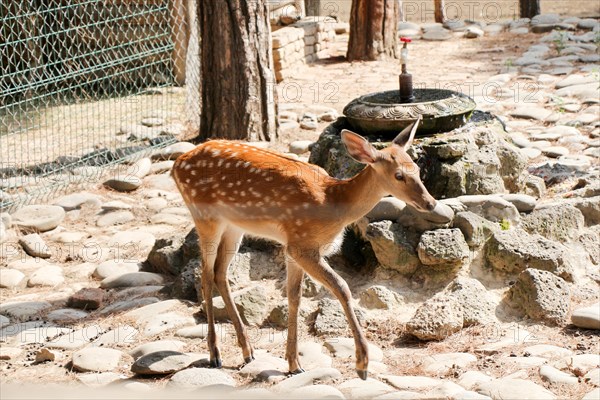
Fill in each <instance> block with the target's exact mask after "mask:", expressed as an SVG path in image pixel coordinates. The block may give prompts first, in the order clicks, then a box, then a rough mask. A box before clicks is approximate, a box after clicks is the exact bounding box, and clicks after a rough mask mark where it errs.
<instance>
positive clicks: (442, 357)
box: [422, 353, 477, 375]
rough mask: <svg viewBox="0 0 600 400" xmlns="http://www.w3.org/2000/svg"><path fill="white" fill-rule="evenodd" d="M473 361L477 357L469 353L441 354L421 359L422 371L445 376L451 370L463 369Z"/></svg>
mask: <svg viewBox="0 0 600 400" xmlns="http://www.w3.org/2000/svg"><path fill="white" fill-rule="evenodd" d="M475 361H477V357H475V356H474V355H473V354H469V353H441V354H434V355H430V356H425V357H423V358H422V364H423V371H425V372H427V373H430V374H438V375H445V374H446V373H448V372H449V371H450V370H451V369H452V368H456V367H460V368H465V367H467V366H468V365H469V364H471V363H474V362H475Z"/></svg>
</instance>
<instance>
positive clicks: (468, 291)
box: [446, 278, 497, 327]
mask: <svg viewBox="0 0 600 400" xmlns="http://www.w3.org/2000/svg"><path fill="white" fill-rule="evenodd" d="M446 293H447V294H448V296H450V297H452V298H454V299H455V300H457V301H458V302H459V303H460V305H461V306H462V311H463V321H464V323H463V326H464V327H468V326H472V325H486V324H489V323H491V322H495V321H496V317H495V311H496V306H497V304H496V302H495V301H494V300H493V298H492V297H491V296H490V294H489V293H488V291H487V290H486V288H485V287H484V286H483V285H482V284H481V282H479V281H478V280H477V279H472V278H456V279H455V280H454V281H453V282H452V283H451V284H450V285H449V286H448V289H447V291H446Z"/></svg>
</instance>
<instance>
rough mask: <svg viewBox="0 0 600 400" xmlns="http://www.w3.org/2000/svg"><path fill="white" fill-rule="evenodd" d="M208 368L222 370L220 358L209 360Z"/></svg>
mask: <svg viewBox="0 0 600 400" xmlns="http://www.w3.org/2000/svg"><path fill="white" fill-rule="evenodd" d="M210 367H211V368H222V367H223V362H222V361H221V359H220V358H215V359H214V360H210Z"/></svg>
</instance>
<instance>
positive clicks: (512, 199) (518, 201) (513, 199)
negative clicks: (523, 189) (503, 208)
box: [500, 193, 537, 213]
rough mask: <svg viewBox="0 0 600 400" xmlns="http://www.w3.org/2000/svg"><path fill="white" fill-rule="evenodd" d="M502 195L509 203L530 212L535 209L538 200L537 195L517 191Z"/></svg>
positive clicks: (520, 210)
mask: <svg viewBox="0 0 600 400" xmlns="http://www.w3.org/2000/svg"><path fill="white" fill-rule="evenodd" d="M500 197H502V198H503V199H504V200H506V201H508V202H509V203H512V205H514V206H515V207H517V210H519V212H525V213H527V212H530V211H533V209H534V208H535V206H536V204H537V200H536V199H535V197H533V196H529V195H526V194H520V193H516V194H512V193H511V194H503V195H501V196H500Z"/></svg>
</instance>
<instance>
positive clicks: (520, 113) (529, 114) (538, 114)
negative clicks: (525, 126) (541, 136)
mask: <svg viewBox="0 0 600 400" xmlns="http://www.w3.org/2000/svg"><path fill="white" fill-rule="evenodd" d="M510 115H511V116H512V117H516V118H524V119H533V120H538V121H546V120H547V119H548V117H550V115H552V111H550V110H547V109H545V108H542V107H538V106H531V105H521V106H517V108H515V110H514V111H511V112H510Z"/></svg>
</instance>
